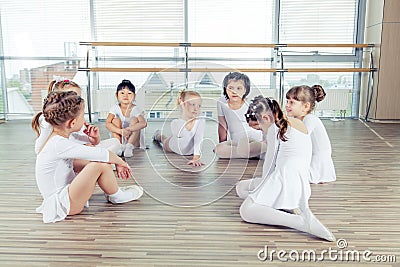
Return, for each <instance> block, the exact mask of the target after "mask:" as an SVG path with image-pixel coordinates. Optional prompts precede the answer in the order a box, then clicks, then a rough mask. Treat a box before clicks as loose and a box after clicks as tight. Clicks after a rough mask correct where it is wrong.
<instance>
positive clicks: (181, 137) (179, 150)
mask: <svg viewBox="0 0 400 267" xmlns="http://www.w3.org/2000/svg"><path fill="white" fill-rule="evenodd" d="M201 102H202V100H201V96H200V94H199V93H197V92H195V91H182V92H180V93H179V97H178V105H179V106H180V107H181V116H180V118H179V119H175V120H173V121H172V122H171V131H172V136H171V137H166V136H164V135H162V134H161V131H160V130H157V131H156V132H155V133H154V137H153V140H154V141H156V142H158V143H160V144H161V145H162V147H163V148H164V150H165V151H167V152H174V153H176V154H179V155H184V156H186V155H193V158H192V159H191V160H189V162H188V163H187V164H189V165H190V164H192V165H193V166H201V165H203V163H202V162H201V161H200V157H201V143H202V141H203V136H204V129H205V120H204V119H203V118H199V114H200V108H201Z"/></svg>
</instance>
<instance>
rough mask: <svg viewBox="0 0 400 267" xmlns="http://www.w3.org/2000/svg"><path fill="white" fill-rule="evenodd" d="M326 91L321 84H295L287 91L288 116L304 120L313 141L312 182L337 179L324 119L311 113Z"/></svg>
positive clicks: (325, 181)
mask: <svg viewBox="0 0 400 267" xmlns="http://www.w3.org/2000/svg"><path fill="white" fill-rule="evenodd" d="M325 96H326V93H325V91H324V89H323V88H322V86H321V85H313V86H312V87H309V86H307V85H301V86H295V87H293V88H291V89H290V90H289V91H288V92H287V93H286V99H287V103H286V112H287V115H288V116H291V117H294V118H298V119H300V120H302V121H303V122H304V124H305V125H306V127H307V129H308V132H309V133H310V135H311V141H312V159H311V165H310V172H311V176H310V182H311V183H314V184H318V183H327V182H333V181H335V180H336V172H335V167H334V165H333V161H332V146H331V142H330V140H329V136H328V133H327V132H326V129H325V126H324V124H323V123H322V121H321V120H320V119H319V118H318V117H317V116H315V115H314V114H311V112H312V111H313V110H314V109H315V103H316V102H320V101H322V100H323V99H324V98H325Z"/></svg>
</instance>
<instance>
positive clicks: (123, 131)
mask: <svg viewBox="0 0 400 267" xmlns="http://www.w3.org/2000/svg"><path fill="white" fill-rule="evenodd" d="M131 133H132V132H131V130H129V128H124V129H121V136H123V137H126V138H128V137H129V136H130V135H131Z"/></svg>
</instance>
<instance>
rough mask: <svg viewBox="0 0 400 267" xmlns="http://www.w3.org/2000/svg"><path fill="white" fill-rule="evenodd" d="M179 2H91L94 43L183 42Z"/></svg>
mask: <svg viewBox="0 0 400 267" xmlns="http://www.w3.org/2000/svg"><path fill="white" fill-rule="evenodd" d="M183 7H184V6H183V0H168V1H164V0H146V1H143V0H113V1H109V0H94V17H95V25H94V26H95V27H96V40H98V41H131V42H183V39H184V38H183V33H184V29H183V27H184V13H183V11H184V9H183Z"/></svg>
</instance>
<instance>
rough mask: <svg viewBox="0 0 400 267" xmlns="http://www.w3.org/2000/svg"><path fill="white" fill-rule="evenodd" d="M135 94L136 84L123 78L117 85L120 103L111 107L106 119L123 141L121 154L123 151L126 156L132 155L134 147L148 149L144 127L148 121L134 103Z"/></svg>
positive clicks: (116, 135)
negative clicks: (145, 142)
mask: <svg viewBox="0 0 400 267" xmlns="http://www.w3.org/2000/svg"><path fill="white" fill-rule="evenodd" d="M135 96H136V95H135V86H134V85H133V84H132V83H131V82H130V81H129V80H122V82H121V83H120V84H119V85H118V86H117V92H116V97H117V100H118V103H117V104H116V105H115V106H113V107H112V108H111V109H110V111H109V113H108V116H107V119H106V128H107V129H108V130H109V131H110V132H111V134H112V136H113V137H115V138H117V139H118V140H119V141H120V143H121V149H120V150H119V151H118V153H117V154H118V155H119V156H121V155H122V153H123V154H124V156H125V157H132V156H133V149H134V148H140V149H146V146H145V144H144V135H143V131H142V129H144V128H146V127H147V122H146V120H145V118H144V117H143V115H142V112H141V111H140V110H139V108H138V107H137V106H136V105H135V104H134V103H133V101H134V100H135Z"/></svg>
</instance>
